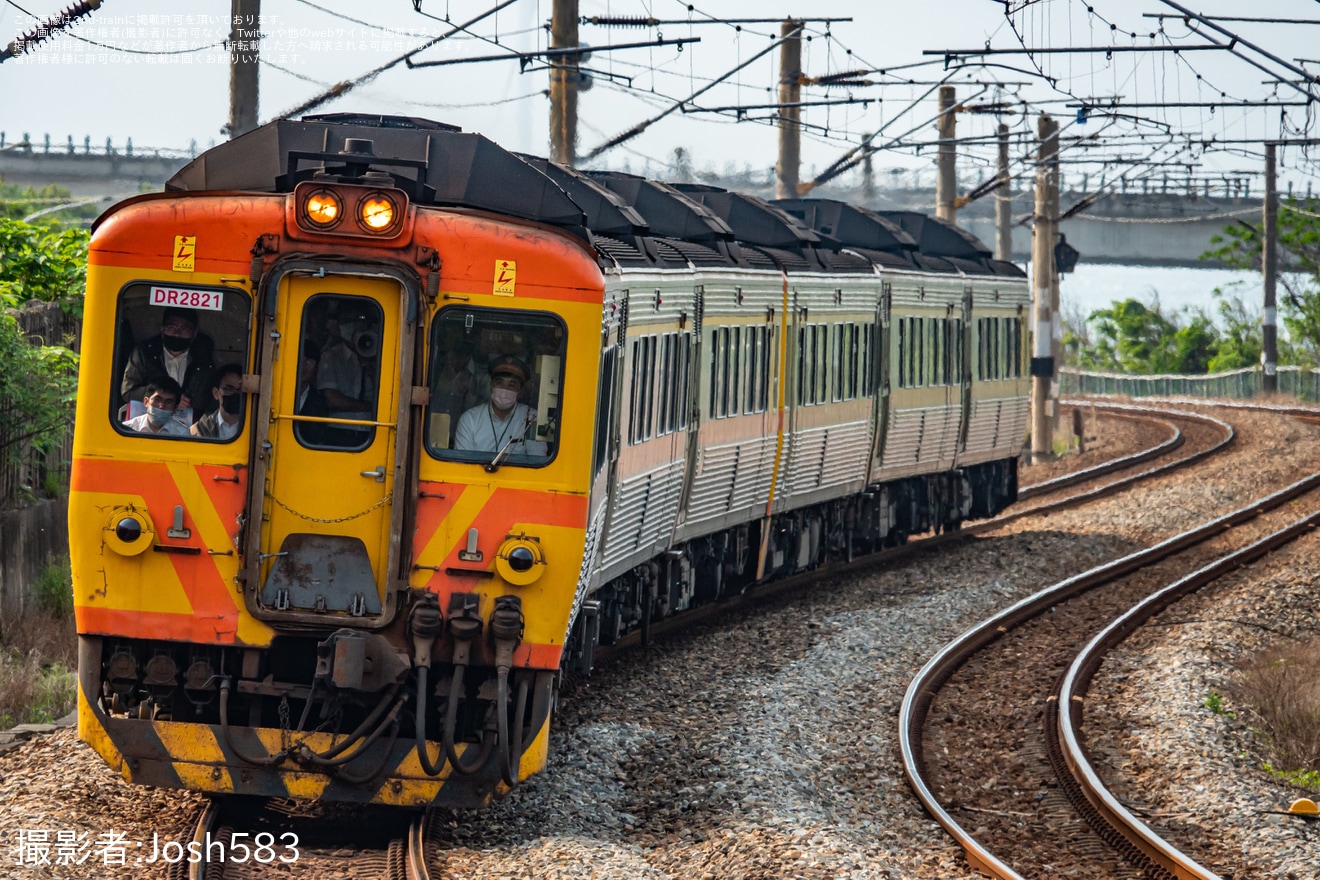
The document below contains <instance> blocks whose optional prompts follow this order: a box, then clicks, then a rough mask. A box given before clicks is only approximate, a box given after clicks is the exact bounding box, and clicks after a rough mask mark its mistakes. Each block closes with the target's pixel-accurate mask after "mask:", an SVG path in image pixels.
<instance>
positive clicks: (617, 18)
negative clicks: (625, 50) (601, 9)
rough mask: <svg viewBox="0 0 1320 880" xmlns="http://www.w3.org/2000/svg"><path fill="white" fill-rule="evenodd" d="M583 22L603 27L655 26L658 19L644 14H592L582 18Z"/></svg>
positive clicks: (658, 21)
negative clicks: (589, 16)
mask: <svg viewBox="0 0 1320 880" xmlns="http://www.w3.org/2000/svg"><path fill="white" fill-rule="evenodd" d="M582 21H583V24H588V23H589V24H598V25H602V26H604V27H638V28H642V27H655V26H656V25H658V24H659V23H660V20H659V19H656V18H651V17H650V16H645V15H593V16H591V18H584V19H583V20H582Z"/></svg>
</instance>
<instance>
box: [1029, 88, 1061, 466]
mask: <svg viewBox="0 0 1320 880" xmlns="http://www.w3.org/2000/svg"><path fill="white" fill-rule="evenodd" d="M1036 131H1037V136H1038V137H1039V138H1040V145H1039V147H1038V150H1037V162H1036V214H1035V223H1034V224H1033V226H1032V242H1031V290H1032V306H1033V307H1032V315H1033V320H1032V327H1031V458H1032V461H1033V462H1037V463H1038V462H1042V461H1047V460H1049V458H1050V457H1051V455H1052V454H1053V451H1054V450H1053V445H1054V443H1053V441H1054V437H1053V433H1052V431H1051V430H1050V425H1051V419H1050V412H1049V392H1050V384H1051V382H1052V381H1053V379H1054V357H1053V350H1054V347H1053V341H1054V318H1053V315H1052V314H1051V311H1050V305H1051V298H1050V287H1051V281H1052V279H1053V277H1054V238H1055V235H1054V217H1055V215H1054V214H1052V213H1051V212H1050V188H1051V185H1052V183H1053V179H1054V175H1055V174H1057V172H1058V164H1057V160H1058V157H1059V126H1058V123H1056V122H1055V121H1054V120H1053V119H1051V118H1050V117H1049V116H1046V115H1044V114H1041V117H1040V122H1039V124H1038V126H1037V129H1036Z"/></svg>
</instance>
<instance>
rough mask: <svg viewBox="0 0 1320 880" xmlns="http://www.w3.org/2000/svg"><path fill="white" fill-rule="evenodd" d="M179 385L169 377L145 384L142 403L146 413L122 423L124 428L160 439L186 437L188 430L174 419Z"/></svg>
mask: <svg viewBox="0 0 1320 880" xmlns="http://www.w3.org/2000/svg"><path fill="white" fill-rule="evenodd" d="M182 393H183V391H182V389H180V388H179V383H178V382H175V381H174V380H173V379H171V378H170V377H169V376H161V377H159V378H157V379H156V380H155V381H153V382H148V383H147V391H146V398H145V399H144V400H143V401H142V402H143V403H144V404H145V405H146V407H147V411H146V412H144V413H143V414H142V415H140V416H135V417H134V418H131V419H129V420H128V421H126V422H124V427H125V428H128V429H129V430H132V431H137V432H138V433H139V434H156V435H158V436H161V437H187V436H188V428H187V427H186V426H185V425H184V424H183V423H182V422H180V421H178V420H177V419H175V418H174V411H175V410H177V409H178V408H179V398H180V397H181V396H182Z"/></svg>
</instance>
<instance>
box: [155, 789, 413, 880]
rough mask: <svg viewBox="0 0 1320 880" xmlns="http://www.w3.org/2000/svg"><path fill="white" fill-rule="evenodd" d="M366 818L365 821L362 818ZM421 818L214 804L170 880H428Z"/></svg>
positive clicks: (273, 804) (281, 804)
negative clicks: (296, 878) (274, 879)
mask: <svg viewBox="0 0 1320 880" xmlns="http://www.w3.org/2000/svg"><path fill="white" fill-rule="evenodd" d="M364 814H365V815H364ZM428 816H429V814H428V813H412V814H405V813H403V812H401V811H396V810H387V809H384V808H370V809H367V810H363V809H362V808H354V807H352V806H341V807H335V808H330V809H329V810H327V809H325V808H323V807H321V806H320V805H317V804H297V803H293V802H289V801H271V800H255V801H252V800H234V799H225V798H214V799H212V800H211V802H210V803H209V804H208V805H207V806H206V808H205V809H204V810H203V811H202V812H201V814H200V815H199V816H198V818H197V822H196V825H195V826H194V828H193V831H192V833H191V835H190V836H189V837H188V838H187V839H185V840H182V841H178V842H177V843H178V845H179V847H181V850H180V852H183V853H188V854H189V855H190V856H191V854H192V853H196V854H197V858H195V859H193V858H181V859H180V860H178V861H177V862H175V863H174V871H173V873H172V875H171V877H170V880H259V878H267V877H272V876H280V877H288V876H304V877H313V878H317V880H321V878H330V877H334V878H346V880H347V878H352V880H358V878H361V880H430V878H431V876H432V875H431V872H430V869H429V867H428V865H427V858H426V852H425V839H426V827H427V821H428Z"/></svg>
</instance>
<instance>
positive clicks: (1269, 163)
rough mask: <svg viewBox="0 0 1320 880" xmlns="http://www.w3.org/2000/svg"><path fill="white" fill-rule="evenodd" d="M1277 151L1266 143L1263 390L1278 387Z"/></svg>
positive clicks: (1261, 354) (1263, 252) (1261, 328)
mask: <svg viewBox="0 0 1320 880" xmlns="http://www.w3.org/2000/svg"><path fill="white" fill-rule="evenodd" d="M1274 151H1275V146H1274V144H1266V145H1265V202H1264V207H1263V210H1264V213H1265V216H1264V218H1263V219H1264V222H1263V223H1262V224H1261V226H1262V228H1263V229H1264V235H1263V236H1262V238H1263V241H1262V243H1261V255H1260V257H1261V259H1260V265H1261V269H1262V270H1263V271H1264V274H1265V309H1264V314H1262V315H1261V327H1260V331H1261V333H1260V335H1261V343H1262V345H1261V352H1260V360H1261V363H1262V365H1263V366H1264V375H1262V376H1261V377H1260V390H1261V391H1263V392H1265V393H1266V394H1273V393H1274V392H1276V391H1278V390H1279V376H1278V365H1279V324H1278V314H1277V311H1276V309H1275V296H1274V295H1275V288H1276V286H1277V285H1278V281H1279V248H1278V240H1279V190H1278V180H1277V177H1276V172H1275V156H1274Z"/></svg>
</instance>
